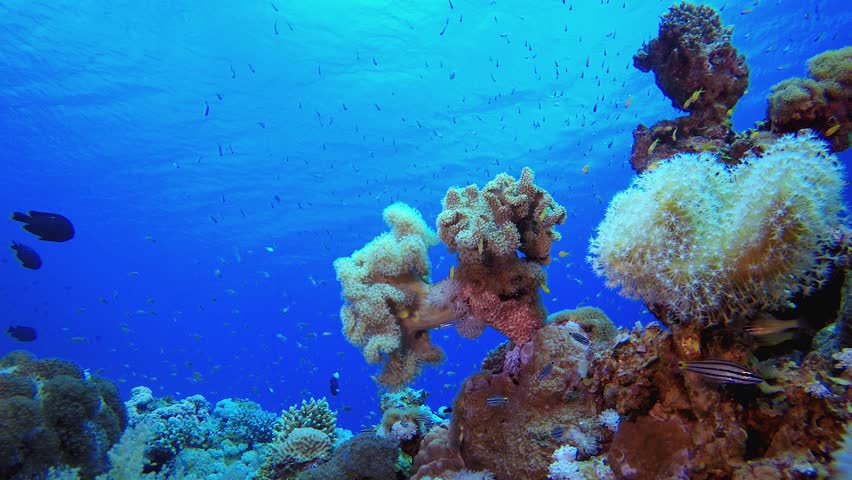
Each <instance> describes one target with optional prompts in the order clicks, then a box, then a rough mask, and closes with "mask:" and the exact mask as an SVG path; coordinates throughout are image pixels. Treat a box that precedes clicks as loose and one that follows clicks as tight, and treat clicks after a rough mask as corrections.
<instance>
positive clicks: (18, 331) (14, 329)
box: [6, 325, 38, 342]
mask: <svg viewBox="0 0 852 480" xmlns="http://www.w3.org/2000/svg"><path fill="white" fill-rule="evenodd" d="M6 333H8V334H9V336H10V337H12V338H14V339H15V340H17V341H19V342H32V341H34V340H35V339H36V338H38V333H36V331H35V329H34V328H32V327H25V326H23V325H18V326H11V327H9V328H8V329H7V330H6Z"/></svg>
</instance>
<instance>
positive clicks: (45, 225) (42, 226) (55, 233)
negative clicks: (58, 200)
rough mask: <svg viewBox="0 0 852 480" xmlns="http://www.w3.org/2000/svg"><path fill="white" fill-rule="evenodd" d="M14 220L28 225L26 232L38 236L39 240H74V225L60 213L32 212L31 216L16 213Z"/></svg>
mask: <svg viewBox="0 0 852 480" xmlns="http://www.w3.org/2000/svg"><path fill="white" fill-rule="evenodd" d="M12 220H15V221H18V222H23V223H26V225H24V230H26V231H28V232H30V233H32V234H33V235H38V237H39V240H47V241H48V242H67V241H68V240H71V239H72V238H74V225H72V224H71V221H70V220H68V219H67V218H65V217H63V216H62V215H60V214H58V213H47V212H36V211H35V210H30V214H29V215H27V214H24V213H21V212H15V213H13V214H12Z"/></svg>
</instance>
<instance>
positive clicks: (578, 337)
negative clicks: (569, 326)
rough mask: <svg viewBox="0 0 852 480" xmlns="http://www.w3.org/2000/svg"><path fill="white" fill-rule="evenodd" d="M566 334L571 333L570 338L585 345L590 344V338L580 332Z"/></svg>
mask: <svg viewBox="0 0 852 480" xmlns="http://www.w3.org/2000/svg"><path fill="white" fill-rule="evenodd" d="M568 335H571V338H573V339H574V340H575V341H577V343H582V344H583V345H585V346H587V347H588V346H589V345H591V344H592V342H591V340H589V339H588V338H587V337H586V336H585V335H581V334H579V333H576V332H571V333H569V334H568Z"/></svg>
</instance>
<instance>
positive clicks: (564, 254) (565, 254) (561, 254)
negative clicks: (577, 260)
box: [557, 250, 571, 258]
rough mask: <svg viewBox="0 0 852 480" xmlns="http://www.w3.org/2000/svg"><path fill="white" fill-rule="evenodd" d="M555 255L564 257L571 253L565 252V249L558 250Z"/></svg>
mask: <svg viewBox="0 0 852 480" xmlns="http://www.w3.org/2000/svg"><path fill="white" fill-rule="evenodd" d="M557 255H559V258H565V257H567V256H568V255H571V254H570V253H568V252H566V251H565V250H560V251H559V253H558V254H557Z"/></svg>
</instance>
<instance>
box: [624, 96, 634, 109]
mask: <svg viewBox="0 0 852 480" xmlns="http://www.w3.org/2000/svg"><path fill="white" fill-rule="evenodd" d="M632 103H633V97H632V96H630V97H627V103H625V104H624V108H630V105H631V104H632Z"/></svg>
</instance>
